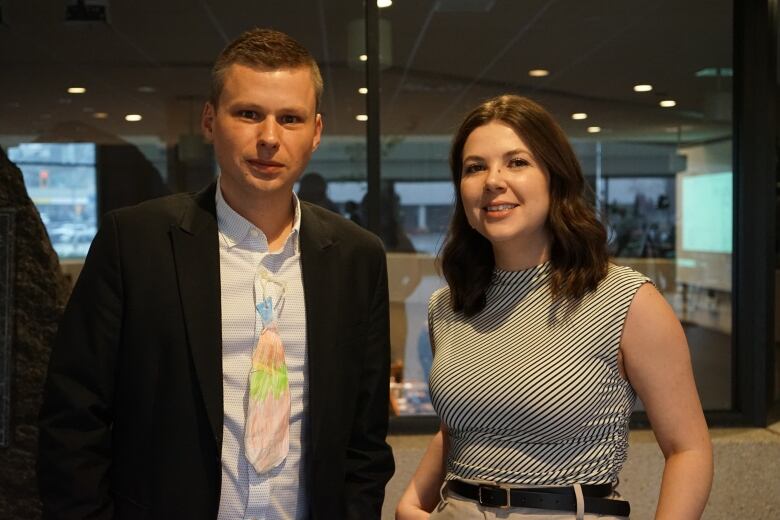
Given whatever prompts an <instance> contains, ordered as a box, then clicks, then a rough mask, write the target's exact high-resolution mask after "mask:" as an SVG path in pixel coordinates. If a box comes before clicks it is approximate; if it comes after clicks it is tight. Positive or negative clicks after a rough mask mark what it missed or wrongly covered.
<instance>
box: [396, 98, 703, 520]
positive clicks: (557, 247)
mask: <svg viewBox="0 0 780 520" xmlns="http://www.w3.org/2000/svg"><path fill="white" fill-rule="evenodd" d="M450 166H451V169H452V179H453V183H454V185H455V192H456V193H457V201H456V206H455V212H454V215H453V217H452V222H451V224H450V229H449V232H448V236H447V240H446V242H445V246H444V249H443V252H442V258H441V265H442V270H443V273H444V276H445V278H446V280H447V282H448V287H447V288H444V289H441V290H439V291H437V292H436V293H434V295H433V296H432V297H431V301H430V308H429V321H430V328H431V344H432V346H433V349H434V361H433V367H432V370H431V376H430V384H431V395H432V401H433V404H434V407H435V408H436V411H437V413H438V414H439V417H440V418H441V421H442V427H441V431H439V432H438V434H437V435H436V436H435V437H434V438H433V440H432V441H431V444H430V446H429V447H428V450H427V452H426V453H425V455H424V457H423V459H422V461H421V462H420V465H419V467H418V469H417V471H416V473H415V475H414V477H413V478H412V482H411V483H410V484H409V487H408V488H407V489H406V491H405V493H404V495H403V497H402V498H401V501H400V503H399V505H398V509H397V511H396V518H397V519H399V520H413V519H418V518H419V519H425V518H431V519H434V518H435V519H445V518H446V519H449V518H458V519H469V518H480V519H482V518H496V515H498V516H499V517H500V518H537V517H540V516H541V517H544V518H578V519H581V518H627V517H628V515H629V507H628V503H627V502H625V501H623V500H619V499H618V498H617V496H618V495H617V493H616V492H615V491H614V485H615V484H616V483H617V479H618V473H619V472H620V469H621V467H622V465H623V462H624V461H625V458H626V451H627V448H628V419H629V416H630V414H631V410H632V408H633V405H634V402H635V399H636V396H639V398H640V399H641V400H642V403H644V406H645V409H646V410H647V414H648V418H649V419H650V422H651V423H652V426H653V431H654V433H655V435H656V438H657V439H658V443H659V445H660V447H661V450H662V451H663V454H664V457H665V459H666V465H665V469H664V473H663V480H662V483H661V493H660V497H659V500H658V507H657V511H656V518H658V519H663V518H668V519H693V518H699V517H700V516H701V513H702V510H703V509H704V506H705V503H706V500H707V496H708V494H709V490H710V485H711V482H712V448H711V445H710V440H709V435H708V431H707V425H706V423H705V421H704V416H703V413H702V410H701V404H700V403H699V399H698V395H697V392H696V387H695V385H694V381H693V374H692V371H691V364H690V358H689V354H688V347H687V344H686V341H685V336H684V334H683V331H682V328H681V326H680V323H679V322H678V321H677V318H676V317H675V315H674V312H673V311H672V309H671V308H670V307H669V305H668V304H667V303H666V301H665V300H664V298H663V297H662V296H661V295H660V294H659V293H658V291H657V290H656V289H655V288H654V287H653V285H652V284H651V283H648V282H649V280H648V279H647V278H646V277H644V276H642V275H641V274H639V273H636V272H635V271H632V270H631V269H628V268H625V267H618V266H615V265H612V264H610V263H609V260H608V255H607V244H606V233H605V231H604V227H603V226H602V225H601V223H600V222H599V221H598V219H597V218H596V216H595V214H594V212H593V210H592V209H591V208H590V207H589V205H588V203H587V202H586V200H585V198H584V188H585V183H584V179H583V176H582V172H581V170H580V166H579V164H578V162H577V159H576V157H575V155H574V152H573V150H572V148H571V145H570V144H569V142H568V140H567V139H566V137H565V135H564V134H563V131H562V130H561V129H560V127H559V126H558V125H557V123H556V122H555V121H554V120H553V119H552V117H551V116H550V115H549V114H548V113H547V112H546V111H545V110H544V109H543V108H542V107H540V106H539V105H537V104H536V103H534V102H532V101H530V100H528V99H526V98H522V97H519V96H511V95H506V96H500V97H497V98H494V99H491V100H489V101H487V102H485V103H483V104H482V105H480V106H478V107H477V108H476V109H474V110H473V111H472V112H471V113H470V114H469V115H468V116H467V117H466V119H465V121H464V122H463V124H462V125H461V127H460V129H459V130H458V132H457V134H456V135H455V139H454V141H453V145H452V151H451V154H450ZM431 512H433V513H432V514H430V516H429V513H431ZM499 513H500V514H499Z"/></svg>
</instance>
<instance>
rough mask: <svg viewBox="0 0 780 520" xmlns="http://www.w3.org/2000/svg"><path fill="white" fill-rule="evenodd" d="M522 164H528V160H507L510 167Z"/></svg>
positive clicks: (518, 166) (521, 165)
mask: <svg viewBox="0 0 780 520" xmlns="http://www.w3.org/2000/svg"><path fill="white" fill-rule="evenodd" d="M524 166H528V161H526V160H525V159H520V158H517V159H512V160H511V161H509V167H510V168H522V167H524Z"/></svg>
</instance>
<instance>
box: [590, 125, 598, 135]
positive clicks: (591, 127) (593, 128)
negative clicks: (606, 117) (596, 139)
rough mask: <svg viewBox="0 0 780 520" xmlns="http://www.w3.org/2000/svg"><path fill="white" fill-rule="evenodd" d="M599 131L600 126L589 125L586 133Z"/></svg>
mask: <svg viewBox="0 0 780 520" xmlns="http://www.w3.org/2000/svg"><path fill="white" fill-rule="evenodd" d="M599 132H601V127H600V126H589V127H588V133H589V134H597V133H599Z"/></svg>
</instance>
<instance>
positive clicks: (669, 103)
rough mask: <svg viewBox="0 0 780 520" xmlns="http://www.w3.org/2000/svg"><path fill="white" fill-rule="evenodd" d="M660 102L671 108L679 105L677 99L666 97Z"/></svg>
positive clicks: (663, 105)
mask: <svg viewBox="0 0 780 520" xmlns="http://www.w3.org/2000/svg"><path fill="white" fill-rule="evenodd" d="M658 104H659V105H661V106H662V107H664V108H671V107H674V106H677V101H675V100H673V99H664V100H663V101H661V102H660V103H658Z"/></svg>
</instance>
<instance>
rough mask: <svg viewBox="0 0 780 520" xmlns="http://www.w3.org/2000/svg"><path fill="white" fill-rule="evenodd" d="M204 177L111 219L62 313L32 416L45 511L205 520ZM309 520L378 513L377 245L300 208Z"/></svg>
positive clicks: (380, 339)
mask: <svg viewBox="0 0 780 520" xmlns="http://www.w3.org/2000/svg"><path fill="white" fill-rule="evenodd" d="M214 194H215V184H212V185H211V186H209V187H208V188H207V189H206V190H204V191H202V192H200V193H198V194H196V195H193V194H180V195H174V196H171V197H166V198H162V199H157V200H154V201H150V202H146V203H143V204H141V205H138V206H134V207H131V208H125V209H121V210H118V211H115V212H112V213H109V214H108V215H107V217H106V218H105V219H104V221H103V224H102V226H101V228H100V231H99V232H98V234H97V236H96V237H95V240H94V241H93V243H92V246H91V249H90V252H89V255H88V256H87V259H86V261H85V263H84V268H83V270H82V272H81V275H80V277H79V280H78V283H77V284H76V287H75V288H74V291H73V294H72V296H71V299H70V302H69V303H68V306H67V308H66V310H65V314H64V317H63V319H62V322H61V325H60V329H59V332H58V334H57V339H56V341H55V344H54V347H53V350H52V357H51V361H50V365H49V372H48V376H47V381H46V386H45V390H44V404H43V407H42V409H41V415H40V453H39V461H38V477H39V486H40V491H41V497H42V500H43V507H44V518H52V519H53V518H73V519H76V518H79V519H82V518H101V519H103V518H106V519H108V518H118V519H124V518H149V519H157V518H160V519H162V518H165V519H172V518H182V519H184V518H186V519H187V520H197V519H204V520H205V519H213V518H216V516H217V511H218V503H219V496H220V483H221V465H220V450H221V443H222V419H223V403H222V353H221V323H220V321H221V320H220V282H219V280H220V276H219V249H218V230H217V222H216V209H215V202H214ZM300 246H301V269H302V272H303V286H304V293H305V298H306V329H307V330H306V333H307V340H308V344H307V349H308V356H309V374H308V376H309V425H310V427H309V428H310V430H309V431H308V437H307V439H308V443H307V446H306V447H305V448H306V450H307V459H306V460H307V462H308V465H307V474H308V483H307V484H308V490H309V498H310V512H311V518H312V519H327V520H333V519H342V518H354V519H361V520H362V519H367V518H379V517H380V511H381V505H382V500H383V496H384V487H385V484H386V482H387V481H388V480H389V478H390V476H391V475H392V472H393V458H392V453H391V451H390V448H389V446H388V445H387V444H386V442H385V435H386V433H387V415H388V404H387V399H388V377H389V339H388V337H389V327H388V292H387V272H386V260H385V254H384V251H383V248H382V246H381V243H380V242H379V240H378V239H377V238H376V237H375V236H374V235H371V234H370V233H367V232H366V231H364V230H363V229H361V228H360V227H358V226H356V225H354V224H353V223H351V222H349V221H348V220H347V219H344V218H342V217H341V216H339V215H336V214H334V213H331V212H328V211H326V210H323V209H321V208H318V207H316V206H312V205H310V204H307V203H305V202H301V232H300Z"/></svg>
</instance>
